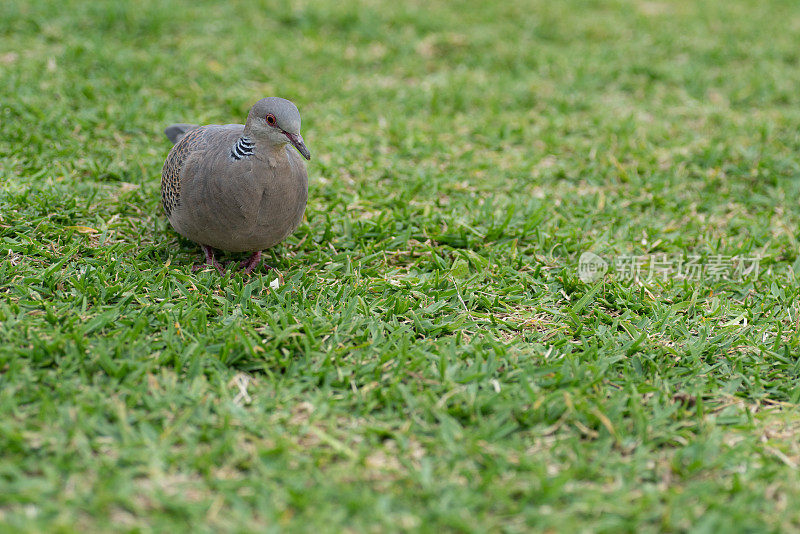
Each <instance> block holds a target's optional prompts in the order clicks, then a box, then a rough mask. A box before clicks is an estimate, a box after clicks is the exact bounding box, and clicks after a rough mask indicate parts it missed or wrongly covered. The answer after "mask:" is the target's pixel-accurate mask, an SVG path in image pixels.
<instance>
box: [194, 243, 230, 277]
mask: <svg viewBox="0 0 800 534" xmlns="http://www.w3.org/2000/svg"><path fill="white" fill-rule="evenodd" d="M200 247H201V248H202V249H203V253H204V254H205V255H206V262H205V263H202V264H195V265H192V272H193V273H194V272H197V271H199V270H200V269H203V268H204V267H206V266H207V265H210V266H212V267H214V268H216V269H217V271H218V272H219V274H225V271H224V269H223V268H222V265H220V263H219V262H218V261H217V260H216V258H214V249H213V248H211V247H209V246H206V245H200Z"/></svg>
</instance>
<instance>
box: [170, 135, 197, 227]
mask: <svg viewBox="0 0 800 534" xmlns="http://www.w3.org/2000/svg"><path fill="white" fill-rule="evenodd" d="M205 130H206V128H205V127H204V126H203V127H200V128H195V129H194V130H191V131H190V132H188V133H187V134H186V135H184V136H183V138H182V139H181V140H180V141H178V143H177V144H176V145H175V146H174V147H172V150H170V152H169V155H168V156H167V161H165V162H164V168H163V169H161V203H162V204H163V205H164V211H165V212H166V214H167V217H169V216H170V215H171V214H172V212H173V210H174V209H175V208H177V207H178V205H179V204H180V202H181V170H183V164H184V162H185V161H186V158H187V157H189V154H191V153H192V152H193V151H195V150H197V149H200V148H203V147H204V145H205V139H204V136H203V134H204V133H205Z"/></svg>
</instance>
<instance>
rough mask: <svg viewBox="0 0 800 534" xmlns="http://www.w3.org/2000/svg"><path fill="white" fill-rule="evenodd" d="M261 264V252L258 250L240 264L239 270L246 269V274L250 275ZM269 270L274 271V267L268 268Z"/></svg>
mask: <svg viewBox="0 0 800 534" xmlns="http://www.w3.org/2000/svg"><path fill="white" fill-rule="evenodd" d="M259 263H261V251H260V250H257V251H256V252H253V254H252V255H251V256H250V257H249V258H247V259H246V260H244V261H242V262H241V263H239V268H240V269H244V274H250V273H252V272H253V271H254V270H255V269H256V268H257V267H258V264H259ZM267 269H272V267H270V266H267Z"/></svg>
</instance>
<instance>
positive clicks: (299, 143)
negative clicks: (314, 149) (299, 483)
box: [283, 132, 311, 160]
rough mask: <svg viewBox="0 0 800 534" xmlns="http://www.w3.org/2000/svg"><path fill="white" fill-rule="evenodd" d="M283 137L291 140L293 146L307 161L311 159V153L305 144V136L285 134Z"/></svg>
mask: <svg viewBox="0 0 800 534" xmlns="http://www.w3.org/2000/svg"><path fill="white" fill-rule="evenodd" d="M283 135H285V136H286V138H287V139H289V142H290V143H292V145H294V147H295V148H296V149H297V151H298V152H300V155H301V156H303V157H304V158H306V159H307V160H310V159H311V152H309V151H308V149H307V148H306V144H305V143H304V142H303V136H301V135H300V134H293V133H289V132H283Z"/></svg>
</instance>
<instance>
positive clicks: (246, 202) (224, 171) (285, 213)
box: [161, 97, 311, 274]
mask: <svg viewBox="0 0 800 534" xmlns="http://www.w3.org/2000/svg"><path fill="white" fill-rule="evenodd" d="M164 133H165V135H166V136H167V138H168V139H169V140H170V141H172V143H173V144H174V146H173V147H172V149H171V150H170V152H169V155H167V158H166V161H165V162H164V167H163V169H162V171H161V204H162V205H163V208H164V212H165V213H166V215H167V220H168V221H169V223H170V225H171V226H172V228H173V229H174V230H175V231H176V232H177V233H178V234H180V235H182V236H183V237H185V238H187V239H189V240H191V241H194V242H195V243H197V244H199V245H200V247H201V248H202V250H203V253H204V255H205V263H204V264H200V265H196V266H194V267H193V271H195V270H197V269H200V268H203V267H205V266H213V267H215V268H216V269H217V271H219V273H220V274H224V269H223V267H222V265H221V264H220V263H219V262H218V261H217V259H216V258H215V255H214V251H215V249H217V250H223V251H227V252H249V253H250V256H249V257H248V258H247V259H246V260H244V261H242V262H241V263H240V268H242V269H244V272H245V273H246V274H250V273H252V272H253V270H255V269H256V268H257V267H258V266H259V264H260V263H261V252H262V251H263V250H265V249H268V248H271V247H273V246H275V245H277V244H278V243H280V242H281V241H283V240H284V239H286V238H287V237H288V236H289V235H291V234H292V233H293V232H294V231H295V230H296V229H297V227H298V226H299V225H300V222H301V220H302V219H303V214H304V212H305V208H306V202H307V200H308V174H307V171H306V164H305V161H303V159H302V158H305V159H306V160H310V159H311V153H310V152H309V151H308V148H306V145H305V142H304V141H303V137H302V136H301V135H300V112H299V111H298V110H297V106H295V105H294V103H292V102H291V101H290V100H286V99H283V98H278V97H268V98H263V99H261V100H259V101H258V102H256V103H255V104H254V105H253V107H252V108H250V112H249V113H248V114H247V121H246V123H245V124H244V125H242V124H224V125H219V124H210V125H206V126H197V125H194V124H172V125H170V126H168V127H167V128H166V129H165V130H164ZM291 147H293V148H291Z"/></svg>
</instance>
